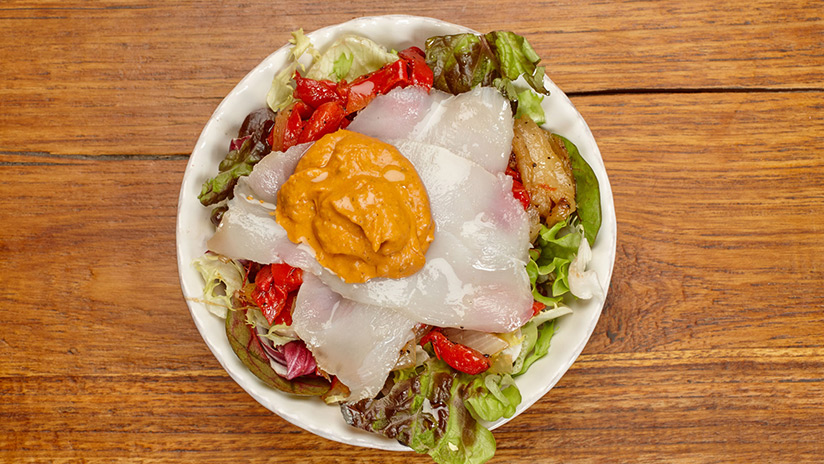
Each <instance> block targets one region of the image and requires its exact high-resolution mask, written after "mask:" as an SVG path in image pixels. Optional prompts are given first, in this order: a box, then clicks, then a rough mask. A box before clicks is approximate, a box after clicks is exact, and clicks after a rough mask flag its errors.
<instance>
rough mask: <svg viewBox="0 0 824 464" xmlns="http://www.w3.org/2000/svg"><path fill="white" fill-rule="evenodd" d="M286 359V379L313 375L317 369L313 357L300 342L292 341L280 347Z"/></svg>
mask: <svg viewBox="0 0 824 464" xmlns="http://www.w3.org/2000/svg"><path fill="white" fill-rule="evenodd" d="M280 351H281V352H282V353H283V357H284V358H285V359H286V370H287V374H286V378H287V379H290V380H291V379H294V378H296V377H300V376H302V375H309V374H314V373H315V369H316V368H317V366H318V365H317V363H316V362H315V357H314V356H312V352H311V351H309V348H306V344H305V343H303V341H302V340H294V341H291V342H289V343H287V344H285V345H283V346H281V347H280Z"/></svg>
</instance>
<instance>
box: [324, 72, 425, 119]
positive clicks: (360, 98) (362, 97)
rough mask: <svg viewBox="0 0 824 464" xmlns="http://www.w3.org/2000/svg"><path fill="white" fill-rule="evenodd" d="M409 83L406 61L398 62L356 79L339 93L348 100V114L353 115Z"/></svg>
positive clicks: (339, 90)
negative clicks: (373, 101)
mask: <svg viewBox="0 0 824 464" xmlns="http://www.w3.org/2000/svg"><path fill="white" fill-rule="evenodd" d="M409 83H410V81H409V71H408V70H407V64H406V61H405V60H397V61H395V62H394V63H389V64H387V65H385V66H384V67H382V68H380V69H378V70H377V71H374V72H371V73H369V74H366V75H363V76H361V77H359V78H357V79H355V80H354V81H352V83H351V84H346V85H342V86H340V87H339V89H338V92H339V93H340V94H341V95H342V96H343V97H344V99H345V100H346V114H351V113H354V112H355V111H359V110H361V109H363V108H364V107H365V106H366V105H367V104H368V103H369V102H370V101H372V99H374V98H375V97H376V96H378V95H381V94H384V93H387V92H389V91H390V90H392V89H394V88H395V87H398V86H401V87H406V86H407V85H409Z"/></svg>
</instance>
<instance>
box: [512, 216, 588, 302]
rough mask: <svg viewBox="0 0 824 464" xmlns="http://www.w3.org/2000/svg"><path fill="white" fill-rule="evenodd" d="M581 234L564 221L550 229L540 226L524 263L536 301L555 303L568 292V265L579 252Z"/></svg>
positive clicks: (577, 229)
mask: <svg viewBox="0 0 824 464" xmlns="http://www.w3.org/2000/svg"><path fill="white" fill-rule="evenodd" d="M570 229H571V230H570ZM582 236H583V235H582V233H581V232H579V228H577V227H568V226H567V221H560V222H558V223H557V224H555V225H554V226H552V227H551V228H547V227H546V226H541V231H540V232H539V233H538V238H537V239H536V240H535V242H534V243H533V249H532V250H530V259H529V263H527V266H526V273H527V276H528V277H529V282H530V284H531V285H532V296H533V298H535V301H539V302H541V303H543V304H545V305H547V306H554V305H557V304H558V303H560V302H561V301H562V300H563V295H565V294H567V293H568V292H569V265H570V263H571V262H572V260H573V259H574V258H575V254H576V253H577V252H578V245H579V244H580V243H581V238H582Z"/></svg>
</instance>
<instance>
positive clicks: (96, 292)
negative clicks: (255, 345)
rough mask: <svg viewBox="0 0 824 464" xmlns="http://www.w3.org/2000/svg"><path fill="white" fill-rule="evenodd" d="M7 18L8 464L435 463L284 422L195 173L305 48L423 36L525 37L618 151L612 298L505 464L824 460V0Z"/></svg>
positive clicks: (91, 11) (201, 7)
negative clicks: (209, 236)
mask: <svg viewBox="0 0 824 464" xmlns="http://www.w3.org/2000/svg"><path fill="white" fill-rule="evenodd" d="M337 3H338V2H318V1H314V0H297V1H291V2H283V1H262V0H251V1H245V2H242V3H233V2H216V1H212V0H200V1H172V2H159V1H158V2H145V1H137V0H120V1H96V2H88V1H79V0H52V1H24V0H19V1H18V0H3V1H2V3H0V179H2V180H1V181H0V256H1V258H0V461H2V462H9V463H11V462H14V463H29V462H57V463H70V462H71V463H73V462H88V463H102V462H177V463H188V462H203V463H223V462H225V463H228V462H232V463H235V462H306V463H323V464H327V463H329V462H346V463H349V462H354V463H407V462H419V463H426V462H429V459H428V458H427V457H426V456H423V457H419V456H415V455H413V454H410V453H396V452H384V451H375V450H370V449H365V448H357V447H354V446H348V445H343V444H339V443H336V442H332V441H327V440H324V439H321V438H318V437H316V436H314V435H312V434H311V433H308V432H305V431H303V430H301V429H299V428H297V427H295V426H293V425H291V424H289V423H287V422H286V421H284V420H282V419H280V418H279V417H277V416H276V415H274V414H272V413H270V412H269V411H267V410H266V409H264V408H263V407H262V406H260V405H259V404H258V403H257V402H255V401H254V400H253V399H252V398H251V397H250V396H248V395H247V394H246V393H245V392H244V391H243V390H242V389H241V388H240V387H239V386H238V385H237V384H235V382H234V381H232V380H231V379H230V378H229V376H228V375H227V374H226V373H225V371H224V370H223V369H222V368H221V367H220V365H219V364H218V362H217V361H216V360H215V358H214V357H213V356H212V354H211V353H210V352H209V350H208V348H207V347H206V345H205V344H204V342H203V340H202V339H201V338H200V335H199V334H198V332H197V330H196V328H195V326H194V323H193V322H192V319H191V317H190V315H189V312H188V309H187V306H186V303H185V301H184V299H183V297H182V294H181V291H180V287H179V281H178V273H177V265H176V255H175V215H176V206H177V199H178V191H179V186H180V182H181V179H182V176H183V171H184V168H185V166H186V163H187V159H188V156H189V154H190V152H191V150H192V148H193V146H194V143H195V141H196V139H197V137H198V136H199V134H200V131H201V129H202V127H203V125H204V124H205V122H206V121H207V120H208V118H209V116H210V115H211V113H212V111H213V110H214V108H215V107H216V106H217V104H218V103H219V102H220V101H221V99H222V98H223V96H225V95H226V94H227V93H228V92H229V90H231V89H232V87H233V86H234V85H235V84H236V83H237V81H238V80H239V79H240V78H241V77H242V76H243V75H244V74H245V73H246V72H247V71H249V70H250V69H251V68H252V67H254V66H255V65H256V64H257V63H258V62H259V61H260V60H262V59H263V58H264V57H265V56H267V55H268V54H269V53H271V52H272V51H273V50H275V49H277V48H278V47H280V46H281V45H282V44H283V43H285V41H286V39H287V38H288V37H289V32H290V31H292V30H294V29H297V28H298V27H303V28H304V29H305V30H307V31H311V30H314V29H317V28H319V27H322V26H325V25H329V24H334V23H338V22H342V21H345V20H348V19H351V18H354V17H357V16H366V15H375V14H390V13H407V14H416V15H422V16H432V17H436V18H441V19H446V20H449V21H452V22H457V23H461V24H464V25H466V26H469V27H472V28H474V29H477V30H482V31H487V30H492V29H501V28H506V29H511V30H514V31H518V32H520V33H522V34H524V35H526V36H527V37H528V38H529V40H530V41H531V43H532V44H533V45H534V47H535V49H536V50H537V52H538V54H539V55H541V56H542V57H543V58H544V64H546V66H547V72H548V74H549V75H550V76H551V77H552V79H553V80H554V81H555V82H556V83H557V84H558V85H559V86H560V87H561V88H562V89H564V90H565V91H566V92H567V94H568V95H569V96H570V98H571V99H572V101H573V103H574V104H575V105H576V107H577V108H578V110H579V111H580V112H581V113H582V114H583V116H584V118H585V119H586V120H587V122H588V123H589V126H590V128H591V129H592V132H593V133H594V135H595V138H596V140H597V141H598V144H599V146H600V149H601V152H602V154H603V158H604V161H605V164H606V168H607V171H608V173H609V176H610V182H611V185H612V189H613V191H614V195H615V209H616V214H617V218H618V249H617V257H616V260H615V270H614V274H613V277H612V283H611V286H610V288H609V296H608V298H607V302H606V305H605V307H604V310H603V314H602V316H601V319H600V321H599V323H598V325H597V327H596V329H595V332H594V334H593V336H592V338H591V339H590V341H589V343H588V345H587V347H586V349H585V350H584V352H583V354H582V355H581V356H580V357H579V358H578V360H577V362H576V363H575V364H574V365H573V366H572V368H571V369H570V370H569V371H568V372H567V374H566V375H565V376H564V377H563V378H562V379H561V381H560V383H558V385H557V386H556V387H555V388H554V389H553V390H551V391H550V392H549V393H548V394H547V395H546V396H545V397H544V398H543V399H541V400H540V401H539V402H538V403H536V404H535V405H534V406H533V407H532V408H531V409H529V410H528V411H527V412H525V413H524V414H522V415H520V416H519V417H518V418H517V419H515V420H513V421H512V422H510V423H508V424H507V425H505V426H503V427H501V428H500V429H498V430H497V431H496V432H495V435H496V438H497V441H498V451H497V454H496V457H495V458H494V459H493V461H492V462H496V463H536V462H540V463H544V462H595V463H600V462H665V463H671V462H683V463H701V462H792V463H798V462H824V441H823V440H822V439H824V257H823V256H824V19H822V16H824V2H822V1H820V0H819V1H801V0H797V1H778V0H776V1H771V0H752V1H718V0H693V1H684V0H678V1H675V0H673V1H643V0H642V1H637V0H636V1H630V0H625V1H598V0H590V1H549V2H542V1H520V0H519V1H510V0H494V1H493V0H479V1H475V2H466V1H452V0H442V1H438V2H431V1H430V2H420V1H415V0H410V1H406V2H398V4H397V5H393V4H391V3H389V2H380V1H375V0H363V1H349V2H339V4H337Z"/></svg>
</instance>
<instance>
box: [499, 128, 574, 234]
mask: <svg viewBox="0 0 824 464" xmlns="http://www.w3.org/2000/svg"><path fill="white" fill-rule="evenodd" d="M514 130H515V136H514V137H513V139H512V152H513V153H514V154H515V162H516V164H517V167H518V171H519V172H520V173H521V180H522V181H523V184H524V188H526V191H527V192H528V193H529V196H530V198H531V201H532V204H533V205H535V207H537V208H538V213H539V214H540V215H541V218H542V219H543V222H544V224H546V225H547V227H552V225H554V224H555V223H557V222H559V221H561V220H564V219H566V218H567V217H569V215H570V214H572V213H573V212H574V211H575V208H576V205H575V178H574V177H573V175H572V164H571V163H570V161H569V154H568V153H567V151H566V149H565V148H564V144H563V143H561V141H560V140H559V139H557V138H555V137H553V136H552V135H550V134H549V133H548V132H546V131H545V130H543V129H541V128H540V127H539V126H538V125H537V124H535V122H534V121H532V119H530V118H529V117H528V116H521V117H520V118H518V119H516V120H515V126H514Z"/></svg>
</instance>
